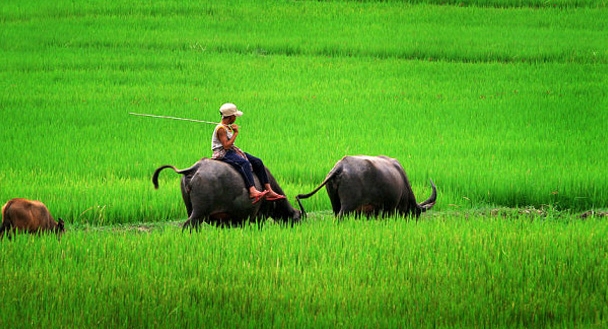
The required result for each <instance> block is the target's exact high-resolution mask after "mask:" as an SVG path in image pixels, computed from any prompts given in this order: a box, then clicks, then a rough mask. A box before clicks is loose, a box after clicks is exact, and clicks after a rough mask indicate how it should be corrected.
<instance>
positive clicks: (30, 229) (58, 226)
mask: <svg viewBox="0 0 608 329" xmlns="http://www.w3.org/2000/svg"><path fill="white" fill-rule="evenodd" d="M15 231H21V232H27V233H40V232H53V233H58V234H60V233H63V232H64V231H65V226H64V223H63V220H62V219H61V218H59V220H58V221H55V220H54V219H53V216H51V213H50V212H49V210H48V208H47V207H46V206H45V205H44V204H43V203H42V202H40V201H36V200H28V199H22V198H15V199H11V200H9V201H8V202H7V203H6V204H5V205H4V206H3V207H2V225H1V226H0V237H2V236H4V234H6V233H13V232H15Z"/></svg>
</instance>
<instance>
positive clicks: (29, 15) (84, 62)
mask: <svg viewBox="0 0 608 329" xmlns="http://www.w3.org/2000/svg"><path fill="white" fill-rule="evenodd" d="M491 7H492V6H491V5H489V6H479V7H477V6H473V7H458V6H435V5H429V4H404V3H394V2H391V3H369V2H368V3H352V2H351V3H348V2H298V3H287V2H278V3H275V2H272V3H270V2H255V3H254V2H251V3H247V5H244V4H241V5H234V4H232V3H228V2H214V3H213V4H207V5H201V4H199V3H195V2H183V3H179V4H178V3H174V2H155V3H139V2H135V3H133V2H114V3H112V4H111V5H106V4H104V5H103V6H100V5H97V3H95V2H91V3H87V4H79V5H74V4H72V3H68V2H54V3H52V4H51V3H48V4H44V3H42V4H37V5H36V6H34V5H27V4H16V3H14V2H8V3H4V4H3V5H1V7H0V8H1V10H2V13H3V16H2V17H3V18H2V20H1V21H0V23H1V24H2V28H3V29H2V31H3V36H4V37H5V39H4V40H5V42H3V43H2V44H1V45H0V52H1V53H2V57H3V59H4V61H3V62H2V64H0V65H2V70H1V71H0V72H1V73H0V78H1V79H0V86H1V87H2V88H3V90H4V91H5V92H4V93H3V94H1V96H0V107H1V108H2V111H3V114H5V115H4V116H3V120H2V121H1V123H0V139H1V140H2V147H3V149H2V150H3V153H2V154H3V159H6V160H4V161H2V162H1V163H0V186H1V187H0V199H2V200H8V199H9V198H12V197H28V198H36V199H41V200H42V201H43V202H45V203H46V204H47V205H49V207H50V208H51V210H52V211H53V213H54V214H57V215H59V216H61V217H64V218H65V219H67V220H68V222H72V223H85V224H86V223H91V224H94V223H98V224H111V223H127V222H150V221H159V220H165V219H178V218H181V219H183V218H184V217H185V211H184V208H183V205H182V204H181V200H180V197H179V191H178V181H179V176H178V175H173V174H170V173H166V174H163V175H162V176H161V189H160V190H159V191H155V190H153V188H152V184H151V182H150V177H151V175H152V172H153V171H154V169H155V168H157V167H158V166H160V165H163V164H173V165H176V166H177V167H180V168H185V167H188V166H190V165H191V164H192V163H194V162H195V161H196V160H198V159H200V158H201V157H204V156H209V155H210V150H209V139H210V134H211V131H212V130H211V129H212V126H206V125H203V126H201V125H196V124H191V123H183V122H174V121H162V120H155V119H149V118H138V117H133V116H129V115H128V113H129V112H137V113H152V114H163V115H172V116H178V117H191V118H199V119H203V120H208V121H214V120H218V119H219V116H218V114H217V109H218V108H219V105H220V104H222V103H223V102H226V101H232V102H235V103H237V104H238V105H239V106H240V107H241V108H242V109H243V110H244V111H245V116H244V117H242V118H241V119H239V124H241V125H242V137H241V138H240V140H239V142H238V145H239V146H241V147H242V148H243V149H245V150H247V151H249V152H251V153H253V154H256V155H259V156H261V157H262V158H263V159H264V160H265V162H266V165H267V166H268V167H269V168H270V169H271V170H272V172H273V173H274V174H275V176H276V177H277V178H278V180H279V182H280V183H281V184H282V185H283V187H284V189H285V190H286V193H287V194H288V196H289V197H290V198H292V200H293V196H294V195H296V194H298V193H303V192H307V191H310V190H312V189H313V188H314V187H315V186H316V185H317V184H319V183H320V182H321V181H322V180H323V178H324V177H325V175H326V174H327V172H328V171H329V170H330V169H331V167H332V166H333V165H334V164H335V163H336V162H337V161H338V160H339V159H340V158H341V157H342V156H344V155H350V154H369V155H378V154H384V155H388V156H391V157H394V158H397V159H398V160H400V161H401V163H402V164H403V166H404V167H405V169H406V172H407V173H408V175H409V177H410V180H411V182H412V184H413V187H414V191H415V194H416V196H417V197H418V198H419V199H423V198H425V197H426V196H427V195H428V193H429V192H430V191H429V184H428V179H431V178H432V179H433V180H434V181H435V182H436V183H437V185H438V187H439V191H440V195H439V203H438V205H437V206H436V208H435V209H436V210H445V209H453V208H456V209H461V208H463V207H475V206H483V205H486V204H496V205H502V206H528V205H534V206H539V205H542V204H552V205H555V206H557V207H559V208H562V209H573V210H586V209H589V208H602V207H605V206H606V204H605V203H606V200H607V197H606V190H607V187H608V184H607V182H606V177H605V172H604V170H603V167H602V164H603V163H605V162H606V159H607V154H606V151H605V149H606V148H605V147H604V141H605V140H606V137H607V136H606V132H605V129H604V127H603V122H606V119H608V118H607V117H606V115H607V113H606V111H605V110H604V109H605V108H606V105H607V101H606V84H605V76H606V73H607V72H606V65H605V63H606V55H607V53H606V51H605V46H604V45H605V41H606V38H605V33H604V31H605V20H604V19H603V10H602V9H601V8H596V7H594V6H583V7H584V8H583V7H580V8H579V7H573V8H563V7H560V8H542V9H537V8H528V6H525V5H523V6H520V7H518V6H516V7H518V8H510V7H509V8H491ZM531 7H534V6H533V5H532V6H531ZM260 17H264V18H265V19H263V20H262V19H260ZM306 205H307V207H309V209H307V210H310V211H313V212H314V211H320V212H323V211H327V210H328V209H330V206H329V201H328V199H327V197H326V195H325V194H324V193H319V194H318V195H316V196H315V197H313V198H311V199H309V200H308V201H307V203H306Z"/></svg>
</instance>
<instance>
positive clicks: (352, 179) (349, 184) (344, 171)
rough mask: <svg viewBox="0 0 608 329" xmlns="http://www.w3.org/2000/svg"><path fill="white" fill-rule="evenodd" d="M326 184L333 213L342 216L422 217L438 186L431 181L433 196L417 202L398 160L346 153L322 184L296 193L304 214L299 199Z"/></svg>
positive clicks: (431, 202)
mask: <svg viewBox="0 0 608 329" xmlns="http://www.w3.org/2000/svg"><path fill="white" fill-rule="evenodd" d="M324 185H325V188H326V189H327V194H328V195H329V199H330V201H331V206H332V208H333V211H334V214H335V215H336V216H338V217H342V216H345V215H348V214H351V213H354V214H355V215H357V216H359V215H361V214H365V215H366V216H368V217H370V216H374V217H375V216H379V215H380V216H388V215H392V214H395V213H396V214H400V215H403V216H408V215H413V216H415V217H418V216H420V213H421V212H424V211H426V210H428V209H430V208H431V207H433V205H435V201H436V200H437V188H436V187H435V184H433V181H432V180H431V187H432V189H433V192H432V194H431V197H430V198H429V199H428V200H426V201H424V202H422V203H416V197H414V192H413V191H412V187H411V185H410V182H409V180H408V179H407V176H406V174H405V170H403V167H402V166H401V164H400V163H399V161H397V160H395V159H392V158H389V157H386V156H377V157H372V156H345V157H343V158H342V159H341V160H340V161H338V162H337V163H336V165H335V166H334V167H333V168H332V170H331V171H330V172H329V174H327V177H325V180H324V181H323V183H321V185H319V187H317V188H316V189H315V190H314V191H312V192H310V193H308V194H300V195H298V196H296V200H297V201H298V204H299V205H300V209H301V210H302V213H303V214H305V211H304V207H303V206H302V202H301V201H300V199H306V198H308V197H310V196H312V195H313V194H315V193H317V191H319V189H321V187H323V186H324Z"/></svg>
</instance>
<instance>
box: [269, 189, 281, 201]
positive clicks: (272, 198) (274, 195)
mask: <svg viewBox="0 0 608 329" xmlns="http://www.w3.org/2000/svg"><path fill="white" fill-rule="evenodd" d="M267 192H268V195H266V200H268V201H277V200H282V199H285V196H284V195H281V194H278V193H277V192H275V191H272V190H271V191H267Z"/></svg>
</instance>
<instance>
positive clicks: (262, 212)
mask: <svg viewBox="0 0 608 329" xmlns="http://www.w3.org/2000/svg"><path fill="white" fill-rule="evenodd" d="M167 168H170V169H173V170H174V171H175V172H176V173H178V174H182V175H183V176H182V178H181V190H182V198H183V200H184V203H185V205H186V211H187V212H188V220H187V221H186V222H185V223H184V228H186V227H188V226H193V227H194V226H197V225H198V224H199V223H201V222H207V223H213V224H221V225H233V224H239V223H242V222H244V221H245V220H247V219H249V220H253V221H255V220H258V219H262V218H268V217H270V218H273V219H275V220H278V221H285V222H288V221H289V222H292V223H293V222H297V221H299V220H300V211H299V210H297V209H294V208H293V207H292V206H291V204H290V203H289V201H287V199H283V200H278V201H273V202H269V201H266V200H263V201H262V202H258V203H255V204H252V202H251V199H250V198H249V192H248V191H247V189H246V188H245V183H244V181H243V177H242V176H241V175H240V174H239V173H238V172H237V171H236V170H235V169H234V168H233V167H232V166H230V165H229V164H227V163H225V162H222V161H218V160H212V159H208V158H203V159H201V160H199V161H198V162H197V163H195V164H194V165H193V166H192V167H190V168H186V169H181V170H180V169H177V168H175V167H174V166H172V165H165V166H161V167H159V168H157V169H156V170H155V171H154V175H153V176H152V182H153V183H154V187H155V188H158V176H159V174H160V172H161V171H162V170H163V169H167ZM266 171H267V174H268V179H269V182H270V185H271V186H272V189H273V190H274V191H275V192H277V193H279V194H284V192H283V190H282V189H281V187H280V186H279V184H278V183H277V181H276V179H275V178H274V177H273V176H272V174H271V173H270V171H268V170H266ZM254 179H255V185H256V187H257V188H258V190H261V189H262V186H261V184H260V182H259V180H258V179H257V177H256V176H255V174H254Z"/></svg>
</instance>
